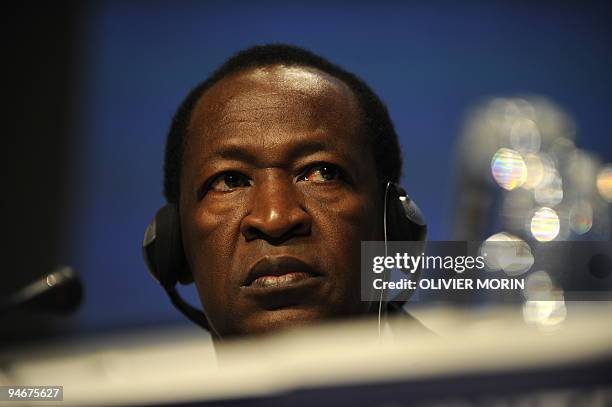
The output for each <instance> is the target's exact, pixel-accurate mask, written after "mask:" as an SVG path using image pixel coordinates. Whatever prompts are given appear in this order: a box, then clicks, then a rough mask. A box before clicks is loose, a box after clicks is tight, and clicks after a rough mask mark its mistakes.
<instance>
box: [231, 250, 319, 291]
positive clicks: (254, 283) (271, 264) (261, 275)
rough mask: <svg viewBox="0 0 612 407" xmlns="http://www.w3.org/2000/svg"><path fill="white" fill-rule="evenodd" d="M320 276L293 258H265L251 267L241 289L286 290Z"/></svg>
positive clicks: (310, 267)
mask: <svg viewBox="0 0 612 407" xmlns="http://www.w3.org/2000/svg"><path fill="white" fill-rule="evenodd" d="M320 275H321V273H319V272H317V271H316V270H315V268H314V267H312V266H310V265H308V264H307V263H305V262H303V261H302V260H299V259H297V258H295V257H287V256H282V257H271V256H266V257H263V258H262V259H260V260H258V261H257V262H256V263H255V264H254V265H253V266H251V268H250V269H249V272H248V274H247V276H246V279H245V280H244V284H243V287H250V288H260V289H265V288H285V287H287V288H288V287H291V286H297V285H300V284H301V283H302V282H305V281H307V280H309V279H311V278H313V277H318V276H320Z"/></svg>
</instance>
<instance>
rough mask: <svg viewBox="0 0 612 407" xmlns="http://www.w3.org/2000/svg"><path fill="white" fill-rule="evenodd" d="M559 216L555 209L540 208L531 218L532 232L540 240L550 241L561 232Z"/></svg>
mask: <svg viewBox="0 0 612 407" xmlns="http://www.w3.org/2000/svg"><path fill="white" fill-rule="evenodd" d="M559 228H560V224H559V216H558V215H557V212H555V211H554V210H553V209H550V208H547V207H543V208H540V209H538V210H537V211H536V212H535V213H534V214H533V217H532V218H531V234H532V235H533V237H535V238H536V240H538V241H540V242H549V241H551V240H553V239H554V238H555V237H557V235H558V234H559Z"/></svg>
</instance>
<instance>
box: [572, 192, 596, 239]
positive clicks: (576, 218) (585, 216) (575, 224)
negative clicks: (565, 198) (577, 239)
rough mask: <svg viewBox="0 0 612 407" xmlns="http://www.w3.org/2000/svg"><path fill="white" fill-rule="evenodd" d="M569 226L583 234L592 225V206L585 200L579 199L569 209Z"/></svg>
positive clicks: (575, 231)
mask: <svg viewBox="0 0 612 407" xmlns="http://www.w3.org/2000/svg"><path fill="white" fill-rule="evenodd" d="M569 221H570V227H571V228H572V231H574V233H577V234H579V235H583V234H585V233H587V232H588V231H589V230H591V227H592V226H593V207H592V206H591V204H590V203H588V202H587V201H584V200H581V201H578V202H576V203H575V204H574V205H572V209H570V216H569Z"/></svg>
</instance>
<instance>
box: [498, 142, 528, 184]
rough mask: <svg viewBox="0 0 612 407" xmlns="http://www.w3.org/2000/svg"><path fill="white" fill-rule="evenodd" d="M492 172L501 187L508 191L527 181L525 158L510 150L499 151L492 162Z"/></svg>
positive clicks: (502, 149) (501, 149)
mask: <svg viewBox="0 0 612 407" xmlns="http://www.w3.org/2000/svg"><path fill="white" fill-rule="evenodd" d="M491 172H492V174H493V178H494V179H495V181H496V182H497V183H498V184H499V186H501V187H502V188H504V189H507V190H508V191H511V190H513V189H515V188H516V187H520V186H521V185H522V184H523V183H524V182H525V180H526V179H527V167H526V166H525V162H524V161H523V157H521V155H520V154H519V153H518V152H516V151H514V150H511V149H509V148H500V149H499V150H497V152H496V153H495V155H494V156H493V159H492V160H491Z"/></svg>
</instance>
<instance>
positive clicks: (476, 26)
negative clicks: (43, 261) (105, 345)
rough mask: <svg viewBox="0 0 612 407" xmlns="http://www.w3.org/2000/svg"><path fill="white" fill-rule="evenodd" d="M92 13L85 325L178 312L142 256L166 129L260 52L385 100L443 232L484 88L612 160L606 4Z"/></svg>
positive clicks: (86, 118)
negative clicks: (567, 117)
mask: <svg viewBox="0 0 612 407" xmlns="http://www.w3.org/2000/svg"><path fill="white" fill-rule="evenodd" d="M456 3H459V2H456ZM83 7H84V9H83V10H82V16H81V19H80V29H79V36H78V40H79V49H78V51H79V52H78V61H77V62H78V70H77V72H78V75H77V76H75V78H74V99H75V100H76V104H75V106H74V113H75V114H74V115H73V117H75V120H74V122H73V123H72V132H73V135H74V139H73V142H72V143H71V146H70V150H71V151H70V156H71V157H72V161H71V163H70V168H71V171H70V174H71V175H70V180H69V182H70V191H71V193H72V202H71V205H70V208H68V213H69V217H68V223H67V224H66V228H65V234H66V236H67V237H68V239H67V244H66V247H65V250H64V253H63V255H64V258H65V260H66V261H65V262H66V263H68V264H72V265H73V266H74V267H75V268H76V269H77V270H78V271H79V272H80V273H81V274H82V276H83V278H84V280H85V284H86V287H87V301H86V302H85V304H84V306H83V308H82V310H81V312H80V313H79V314H78V316H77V317H76V318H77V320H76V322H77V325H78V328H79V330H82V331H92V330H94V329H95V330H98V329H116V328H122V327H135V326H139V325H149V324H155V323H173V322H178V321H182V320H183V317H182V316H181V315H180V314H178V312H177V311H175V310H174V309H173V308H172V306H171V305H170V304H169V302H168V301H167V300H166V298H165V295H164V294H163V292H162V290H161V289H160V288H159V287H158V286H157V284H156V283H155V282H154V281H153V280H152V279H151V278H150V277H149V276H148V274H147V271H146V269H145V266H144V264H143V263H142V260H141V254H140V245H141V241H142V234H143V231H144V227H145V226H146V224H147V223H148V222H149V220H150V218H151V217H152V215H153V214H154V213H155V211H156V210H157V209H158V208H159V207H160V206H162V205H163V204H164V201H163V198H162V195H161V190H162V157H163V148H164V142H165V135H166V130H167V129H168V127H169V124H170V120H171V117H172V115H173V113H174V110H175V109H176V107H177V106H178V105H179V103H180V102H181V100H182V99H183V98H184V97H185V95H186V94H187V93H188V91H189V90H190V89H191V88H192V87H193V86H194V85H195V84H196V83H198V82H200V81H201V80H203V79H204V78H206V77H207V75H209V74H210V73H211V72H212V71H213V70H214V69H215V68H216V67H218V66H219V65H220V64H221V63H222V62H223V61H224V60H225V59H226V58H228V57H229V56H231V55H232V54H234V53H235V52H237V51H239V50H241V49H243V48H245V47H248V46H251V45H255V44H263V43H269V42H284V43H290V44H295V45H299V46H303V47H306V48H308V49H311V50H313V51H314V52H316V53H319V54H321V55H323V56H325V57H327V58H329V59H330V60H331V61H332V62H335V63H337V64H340V65H342V66H344V67H345V68H347V69H348V70H350V71H353V72H355V73H356V74H358V75H359V76H361V77H362V78H363V79H364V80H365V81H366V82H367V83H368V84H370V86H371V87H372V88H373V89H374V90H375V91H376V92H377V93H378V94H379V96H380V97H381V98H382V99H383V100H384V101H385V102H386V103H387V105H388V107H389V110H390V113H391V116H392V118H393V120H394V123H395V125H396V128H397V131H398V134H399V135H400V137H401V145H402V148H403V152H404V160H405V165H404V176H403V182H402V183H403V185H404V186H405V187H406V188H407V189H408V191H409V192H410V194H411V195H412V197H413V198H414V199H415V200H416V201H417V202H419V204H420V206H421V207H422V208H423V209H424V212H425V214H426V216H427V219H428V222H429V226H430V238H431V239H434V240H444V239H449V238H450V233H451V225H452V222H451V221H452V203H453V194H454V193H456V192H455V191H454V189H453V185H454V184H453V178H452V170H451V168H452V160H453V155H454V146H455V144H456V138H457V135H458V133H459V131H460V128H461V123H462V120H463V118H464V115H465V112H466V110H467V109H468V108H469V107H470V106H473V105H474V104H475V103H478V102H480V101H482V100H483V99H484V98H486V97H489V96H495V95H510V96H512V95H521V94H525V93H529V94H531V93H532V94H540V95H543V96H547V97H549V98H550V99H552V100H553V101H554V102H556V103H558V104H559V105H560V106H561V107H562V108H563V109H565V110H566V111H567V112H568V113H570V114H571V115H572V116H573V117H574V118H575V120H576V122H577V124H578V141H577V145H578V146H579V147H581V148H585V149H587V150H590V151H592V152H595V153H596V154H598V155H599V156H600V157H602V158H603V160H604V161H607V162H610V161H612V148H611V147H612V120H611V118H610V116H611V113H612V92H611V91H612V75H611V73H612V52H611V51H612V46H611V45H612V32H611V29H610V21H612V13H611V12H610V8H609V7H608V6H607V5H606V4H605V3H604V2H601V3H600V4H598V3H591V4H574V5H572V4H557V3H554V2H549V3H545V4H542V5H536V6H534V5H532V4H531V3H523V4H521V3H513V5H509V4H501V3H496V2H486V1H479V2H468V3H464V2H461V5H459V4H455V2H443V3H431V2H424V1H423V2H414V3H411V4H407V5H400V4H395V3H394V2H384V1H377V2H372V3H366V2H352V3H350V4H348V3H340V2H330V1H326V2H313V1H311V2H297V3H292V4H286V2H280V1H267V2H258V3H257V4H255V2H231V3H229V2H228V4H227V5H224V4H223V3H218V4H215V3H212V4H211V3H204V2H170V1H168V2H101V3H96V4H95V5H88V6H83ZM188 291H189V290H188ZM193 291H194V290H193V289H192V290H191V292H190V293H189V298H191V299H192V300H193V301H196V296H195V295H194V293H193Z"/></svg>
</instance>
